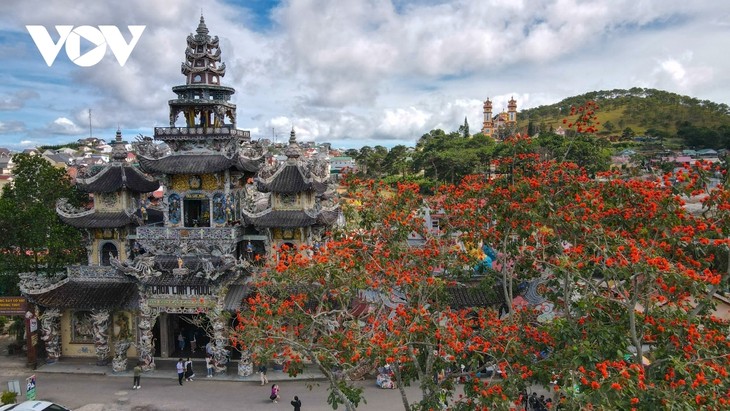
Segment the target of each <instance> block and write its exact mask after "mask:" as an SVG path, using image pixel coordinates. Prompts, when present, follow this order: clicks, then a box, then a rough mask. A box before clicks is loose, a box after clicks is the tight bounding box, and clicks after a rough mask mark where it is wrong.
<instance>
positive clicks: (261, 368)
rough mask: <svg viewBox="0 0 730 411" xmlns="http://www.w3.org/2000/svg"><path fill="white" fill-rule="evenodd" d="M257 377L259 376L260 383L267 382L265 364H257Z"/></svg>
mask: <svg viewBox="0 0 730 411" xmlns="http://www.w3.org/2000/svg"><path fill="white" fill-rule="evenodd" d="M259 377H261V385H264V384H268V383H269V379H268V378H266V364H261V365H259Z"/></svg>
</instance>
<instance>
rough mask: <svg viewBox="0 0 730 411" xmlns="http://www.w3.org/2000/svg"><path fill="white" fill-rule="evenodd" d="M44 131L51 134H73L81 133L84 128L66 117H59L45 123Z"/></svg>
mask: <svg viewBox="0 0 730 411" xmlns="http://www.w3.org/2000/svg"><path fill="white" fill-rule="evenodd" d="M45 131H46V132H48V133H51V134H63V135H69V136H73V135H79V134H81V133H83V132H84V129H83V128H81V127H79V126H77V125H76V124H75V123H74V122H73V121H71V120H69V119H67V118H66V117H59V118H57V119H55V120H53V121H52V122H51V123H49V124H48V125H46V128H45Z"/></svg>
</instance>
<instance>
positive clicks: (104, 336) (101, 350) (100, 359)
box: [91, 310, 110, 365]
mask: <svg viewBox="0 0 730 411" xmlns="http://www.w3.org/2000/svg"><path fill="white" fill-rule="evenodd" d="M91 318H92V319H93V321H94V323H93V326H94V348H95V349H96V365H107V363H108V362H109V351H110V350H109V310H94V311H93V314H92V315H91Z"/></svg>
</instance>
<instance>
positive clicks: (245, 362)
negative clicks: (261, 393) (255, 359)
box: [238, 350, 253, 377]
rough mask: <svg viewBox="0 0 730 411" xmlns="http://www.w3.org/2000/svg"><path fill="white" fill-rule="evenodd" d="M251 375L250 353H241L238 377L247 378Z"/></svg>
mask: <svg viewBox="0 0 730 411" xmlns="http://www.w3.org/2000/svg"><path fill="white" fill-rule="evenodd" d="M252 374H253V363H252V362H251V351H249V350H244V351H241V360H240V361H238V375H239V376H241V377H248V376H249V375H252Z"/></svg>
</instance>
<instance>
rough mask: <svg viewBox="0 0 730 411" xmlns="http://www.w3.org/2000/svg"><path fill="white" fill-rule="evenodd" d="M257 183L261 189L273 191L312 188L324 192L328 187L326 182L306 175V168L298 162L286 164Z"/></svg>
mask: <svg viewBox="0 0 730 411" xmlns="http://www.w3.org/2000/svg"><path fill="white" fill-rule="evenodd" d="M307 174H309V173H307ZM257 184H258V188H259V190H260V191H263V192H273V193H301V192H303V191H310V190H314V191H316V192H318V193H322V192H324V191H325V190H326V189H327V184H326V183H325V182H322V181H318V180H316V179H315V178H313V177H311V176H305V172H304V170H302V168H301V167H300V166H298V165H296V164H286V165H284V166H283V167H281V168H280V169H278V170H277V171H276V173H274V174H273V175H272V176H271V177H268V178H264V179H259V181H258V182H257Z"/></svg>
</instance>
